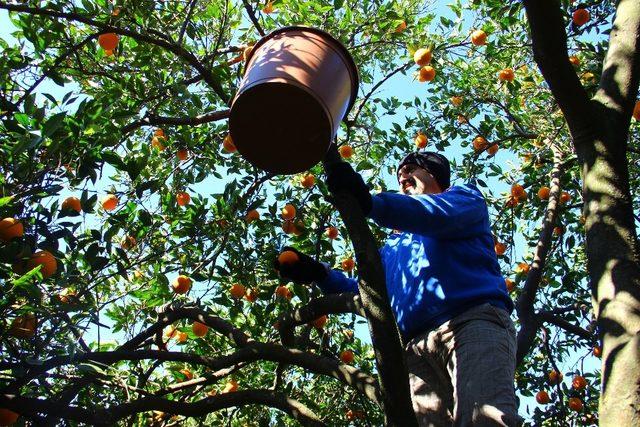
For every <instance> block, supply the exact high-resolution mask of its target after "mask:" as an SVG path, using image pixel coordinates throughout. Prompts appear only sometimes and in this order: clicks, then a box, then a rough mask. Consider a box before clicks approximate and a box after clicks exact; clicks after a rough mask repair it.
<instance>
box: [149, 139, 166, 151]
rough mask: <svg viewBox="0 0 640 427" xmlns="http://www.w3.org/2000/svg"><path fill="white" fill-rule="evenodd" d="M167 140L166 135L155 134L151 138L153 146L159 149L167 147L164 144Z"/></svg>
mask: <svg viewBox="0 0 640 427" xmlns="http://www.w3.org/2000/svg"><path fill="white" fill-rule="evenodd" d="M165 142H166V139H165V137H164V136H154V137H153V138H151V146H152V147H153V148H155V149H156V150H158V151H164V150H165V148H167V147H165V145H164V143H165Z"/></svg>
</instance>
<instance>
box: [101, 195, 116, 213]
mask: <svg viewBox="0 0 640 427" xmlns="http://www.w3.org/2000/svg"><path fill="white" fill-rule="evenodd" d="M118 202H119V200H118V197H117V196H116V195H115V194H108V195H106V196H104V197H103V198H102V200H101V201H100V204H101V205H102V209H104V210H105V211H112V210H114V209H115V208H116V206H118Z"/></svg>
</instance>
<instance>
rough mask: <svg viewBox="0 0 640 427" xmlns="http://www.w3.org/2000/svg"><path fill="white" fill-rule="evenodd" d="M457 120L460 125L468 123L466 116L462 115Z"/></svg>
mask: <svg viewBox="0 0 640 427" xmlns="http://www.w3.org/2000/svg"><path fill="white" fill-rule="evenodd" d="M456 120H457V121H458V123H460V124H463V123H467V118H466V117H465V116H463V115H462V114H458V117H457V118H456Z"/></svg>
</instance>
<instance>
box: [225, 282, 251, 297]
mask: <svg viewBox="0 0 640 427" xmlns="http://www.w3.org/2000/svg"><path fill="white" fill-rule="evenodd" d="M246 292H247V289H246V288H245V287H244V286H243V285H241V284H240V283H234V284H233V285H231V287H230V288H229V293H230V294H231V296H232V297H233V298H235V299H240V298H242V297H244V295H245V293H246Z"/></svg>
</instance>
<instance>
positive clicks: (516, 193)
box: [511, 184, 527, 200]
mask: <svg viewBox="0 0 640 427" xmlns="http://www.w3.org/2000/svg"><path fill="white" fill-rule="evenodd" d="M511 195H512V196H513V197H515V198H516V199H518V200H520V199H526V198H527V192H526V191H525V190H524V187H523V186H522V185H520V184H514V185H512V186H511Z"/></svg>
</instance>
